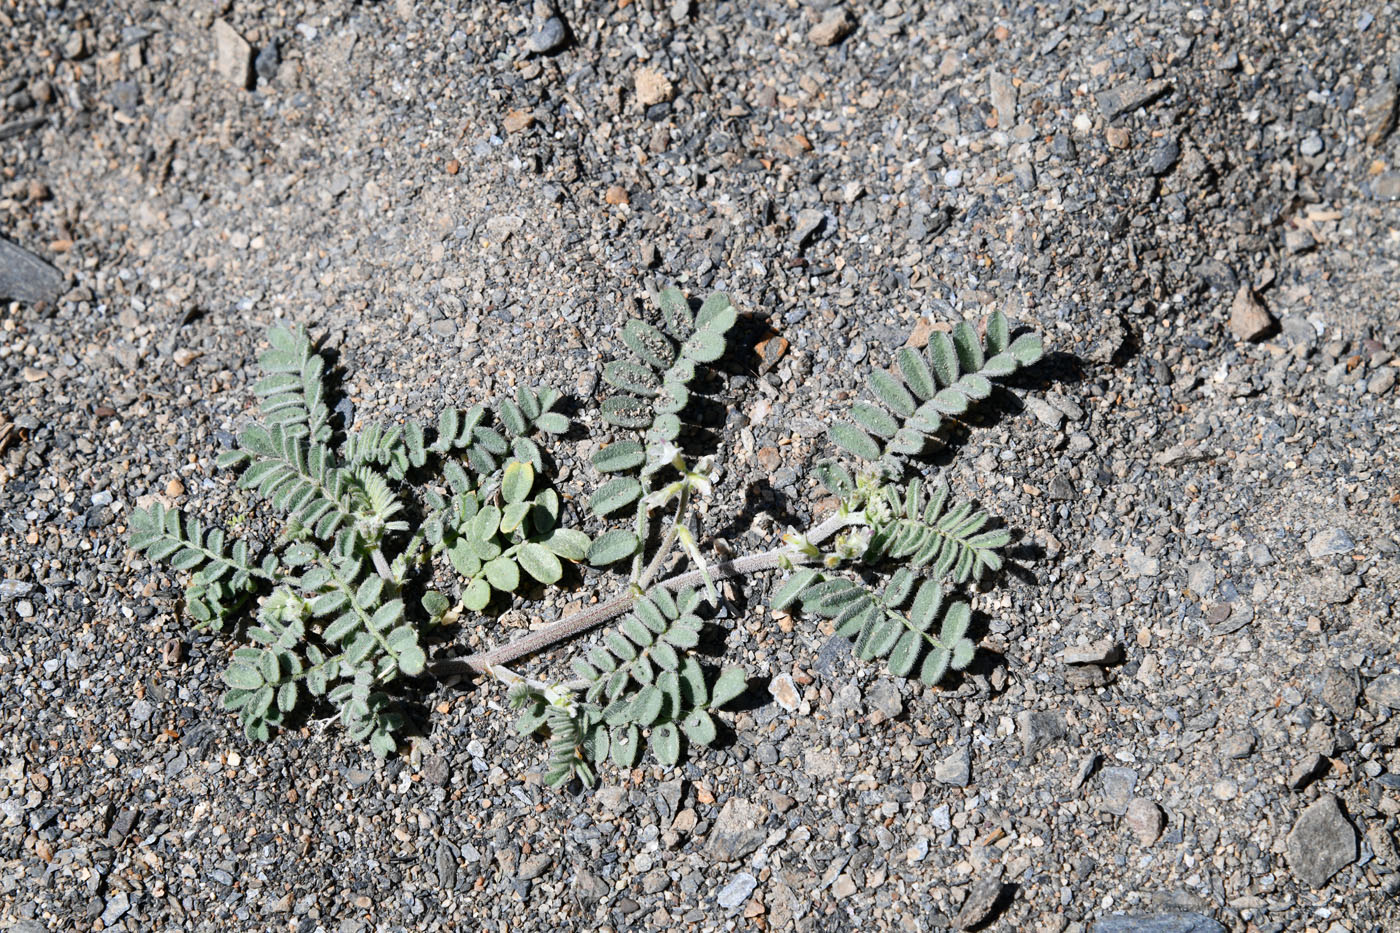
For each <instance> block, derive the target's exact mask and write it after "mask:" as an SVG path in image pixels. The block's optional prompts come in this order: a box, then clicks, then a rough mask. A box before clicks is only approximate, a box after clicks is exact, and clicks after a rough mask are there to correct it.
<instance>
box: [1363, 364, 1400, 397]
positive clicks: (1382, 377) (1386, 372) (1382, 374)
mask: <svg viewBox="0 0 1400 933" xmlns="http://www.w3.org/2000/svg"><path fill="white" fill-rule="evenodd" d="M1393 388H1395V367H1394V366H1382V367H1381V368H1380V370H1379V371H1378V372H1376V374H1375V375H1373V376H1372V377H1371V378H1370V379H1369V380H1368V381H1367V382H1366V391H1367V392H1369V393H1370V394H1371V395H1384V394H1385V393H1387V392H1389V391H1390V390H1391V389H1393Z"/></svg>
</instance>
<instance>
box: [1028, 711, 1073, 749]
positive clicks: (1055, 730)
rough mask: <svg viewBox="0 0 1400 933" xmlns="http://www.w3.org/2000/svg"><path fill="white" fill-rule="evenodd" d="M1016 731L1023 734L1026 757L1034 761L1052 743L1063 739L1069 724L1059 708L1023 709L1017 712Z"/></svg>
mask: <svg viewBox="0 0 1400 933" xmlns="http://www.w3.org/2000/svg"><path fill="white" fill-rule="evenodd" d="M1016 731H1017V733H1018V734H1020V736H1021V747H1022V749H1024V751H1025V755H1026V758H1027V759H1029V760H1032V761H1034V760H1035V757H1036V756H1037V755H1039V754H1040V753H1041V752H1042V751H1044V750H1045V749H1046V748H1049V747H1050V745H1051V744H1052V743H1054V742H1058V741H1059V740H1060V739H1063V738H1064V737H1065V733H1066V732H1068V731H1069V726H1068V725H1067V724H1066V723H1065V714H1064V713H1062V712H1060V711H1059V710H1044V711H1032V710H1022V711H1021V712H1019V713H1017V714H1016Z"/></svg>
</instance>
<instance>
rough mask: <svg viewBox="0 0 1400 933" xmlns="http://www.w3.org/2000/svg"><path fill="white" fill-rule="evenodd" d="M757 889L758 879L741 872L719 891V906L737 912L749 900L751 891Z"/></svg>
mask: <svg viewBox="0 0 1400 933" xmlns="http://www.w3.org/2000/svg"><path fill="white" fill-rule="evenodd" d="M756 887H758V879H757V878H755V877H754V876H753V875H751V874H749V873H748V872H746V871H741V872H739V874H737V875H735V876H734V879H733V880H732V881H730V882H729V883H728V884H726V885H725V886H724V887H722V888H720V889H719V897H718V898H717V899H718V901H719V906H721V907H723V908H724V909H725V910H738V909H739V908H740V907H742V906H743V905H744V902H745V901H747V900H748V899H749V895H750V894H752V893H753V889H754V888H756Z"/></svg>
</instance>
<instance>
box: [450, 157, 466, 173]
mask: <svg viewBox="0 0 1400 933" xmlns="http://www.w3.org/2000/svg"><path fill="white" fill-rule="evenodd" d="M461 170H462V163H461V162H458V161H457V160H456V159H451V160H449V161H448V163H447V174H449V175H456V174H457V173H458V172H460V171H461Z"/></svg>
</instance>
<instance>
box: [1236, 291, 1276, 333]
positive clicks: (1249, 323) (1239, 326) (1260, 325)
mask: <svg viewBox="0 0 1400 933" xmlns="http://www.w3.org/2000/svg"><path fill="white" fill-rule="evenodd" d="M1273 326H1274V318H1273V315H1271V314H1270V313H1269V309H1268V308H1265V307H1264V304H1263V302H1261V301H1260V300H1259V299H1258V298H1257V297H1256V296H1255V294H1254V289H1253V288H1251V287H1250V286H1249V284H1248V283H1245V284H1243V285H1241V286H1240V287H1239V290H1238V291H1236V292H1235V298H1234V301H1232V302H1231V303H1230V333H1232V334H1234V335H1235V338H1236V339H1237V340H1261V339H1263V338H1264V337H1265V336H1267V335H1268V333H1269V331H1270V330H1271V329H1272V328H1273Z"/></svg>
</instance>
